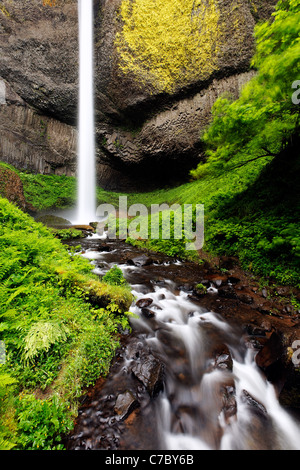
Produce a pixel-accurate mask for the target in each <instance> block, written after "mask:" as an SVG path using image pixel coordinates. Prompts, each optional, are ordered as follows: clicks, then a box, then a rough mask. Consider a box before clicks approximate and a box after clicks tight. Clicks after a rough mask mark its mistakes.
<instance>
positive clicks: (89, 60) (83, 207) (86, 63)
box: [77, 0, 96, 223]
mask: <svg viewBox="0 0 300 470" xmlns="http://www.w3.org/2000/svg"><path fill="white" fill-rule="evenodd" d="M78 10H79V63H80V70H79V139H78V140H79V141H78V207H77V222H78V223H89V222H90V221H94V220H95V214H96V176H95V142H94V97H93V95H94V91H93V1H92V0H79V3H78Z"/></svg>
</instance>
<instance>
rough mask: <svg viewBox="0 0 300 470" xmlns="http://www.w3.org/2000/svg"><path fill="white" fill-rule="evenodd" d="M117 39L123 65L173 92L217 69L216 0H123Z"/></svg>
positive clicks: (145, 80)
mask: <svg viewBox="0 0 300 470" xmlns="http://www.w3.org/2000/svg"><path fill="white" fill-rule="evenodd" d="M120 16H121V19H122V21H123V29H122V31H121V32H120V33H119V34H118V35H117V37H116V46H117V49H118V52H119V58H120V68H121V70H122V72H123V73H125V74H126V73H131V74H133V75H134V76H135V77H136V79H137V80H138V81H139V82H141V83H143V84H150V85H151V86H152V87H154V88H155V89H156V90H158V91H166V92H172V91H174V89H175V88H177V87H180V86H184V85H186V84H188V83H190V82H192V81H194V80H195V79H199V78H202V79H205V78H207V77H208V76H209V75H210V74H211V73H212V72H213V71H214V70H216V68H217V63H216V57H217V53H218V49H219V44H218V42H217V41H216V38H218V37H219V17H220V14H219V10H218V8H217V6H216V2H215V0H207V1H206V2H203V1H200V0H196V1H194V0H167V1H166V0H134V1H131V0H123V2H122V5H121V9H120Z"/></svg>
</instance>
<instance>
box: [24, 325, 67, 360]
mask: <svg viewBox="0 0 300 470" xmlns="http://www.w3.org/2000/svg"><path fill="white" fill-rule="evenodd" d="M69 335H70V331H69V329H68V328H67V327H66V326H65V325H63V324H59V323H57V322H44V321H40V322H36V323H34V324H33V325H32V326H31V328H30V330H29V332H28V333H27V335H26V337H25V347H24V359H25V361H28V360H32V359H34V358H35V357H36V356H38V355H39V354H41V353H43V352H47V351H48V350H49V349H50V347H51V346H52V345H53V344H55V343H61V342H65V341H66V340H67V339H68V336H69Z"/></svg>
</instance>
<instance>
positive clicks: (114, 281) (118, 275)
mask: <svg viewBox="0 0 300 470" xmlns="http://www.w3.org/2000/svg"><path fill="white" fill-rule="evenodd" d="M102 281H103V282H107V284H110V285H112V286H128V283H127V281H126V279H125V277H124V275H123V272H122V269H120V268H119V267H118V266H117V265H115V266H113V267H112V268H111V269H110V270H109V271H107V273H106V274H105V275H104V276H103V278H102Z"/></svg>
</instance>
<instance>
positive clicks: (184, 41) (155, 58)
mask: <svg viewBox="0 0 300 470" xmlns="http://www.w3.org/2000/svg"><path fill="white" fill-rule="evenodd" d="M275 3H276V2H275V1H274V0H266V1H265V2H263V5H262V2H258V1H256V0H252V1H251V2H249V1H248V0H231V1H229V0H225V1H223V2H219V1H217V0H206V1H205V2H204V1H200V0H198V1H193V0H172V1H171V0H168V1H165V0H164V1H163V0H155V1H151V2H148V1H145V0H110V1H107V0H94V18H95V104H96V109H95V115H96V139H97V174H98V180H99V183H100V184H101V185H102V186H103V187H104V188H109V189H118V190H131V189H138V190H142V189H149V188H151V187H155V186H160V185H161V184H162V183H164V184H171V183H175V182H178V181H182V180H184V178H185V177H187V175H188V172H189V170H190V169H191V168H192V167H193V166H195V165H196V163H197V162H198V161H199V159H200V158H201V146H200V141H199V135H200V132H201V130H202V129H203V127H204V126H205V125H207V123H208V121H209V119H210V112H211V106H212V105H213V103H214V101H215V100H216V98H217V97H218V96H220V95H221V94H222V93H224V92H229V93H231V94H232V95H233V96H235V97H237V96H238V93H239V90H240V88H241V87H242V86H243V84H244V83H246V82H247V81H248V80H249V78H250V77H251V75H252V73H253V72H249V64H250V60H251V57H252V55H253V51H254V39H253V28H254V25H255V22H256V21H257V20H260V19H266V18H268V17H269V16H270V14H271V12H272V10H273V8H274V5H275ZM178 12H180V14H178ZM0 31H1V39H0V44H1V51H2V52H1V64H0V95H1V96H0V127H1V141H0V159H1V160H4V161H7V162H9V163H12V164H14V165H15V166H17V167H18V168H27V169H29V170H31V171H36V172H41V173H53V172H54V173H58V174H59V173H64V174H69V175H73V174H75V172H76V142H77V139H76V137H77V136H76V122H77V97H78V20H77V0H58V1H57V4H56V6H55V7H49V6H47V7H44V6H43V2H42V0H32V1H31V2H30V5H29V3H28V2H23V0H14V2H11V1H10V0H3V1H2V2H1V6H0ZM1 90H2V91H1ZM177 163H178V164H177Z"/></svg>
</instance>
